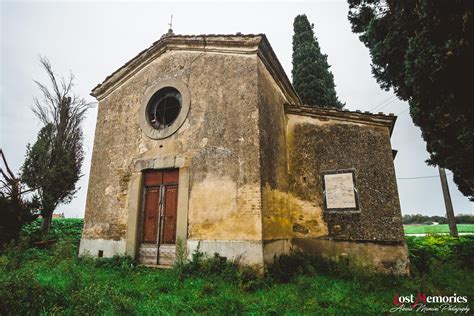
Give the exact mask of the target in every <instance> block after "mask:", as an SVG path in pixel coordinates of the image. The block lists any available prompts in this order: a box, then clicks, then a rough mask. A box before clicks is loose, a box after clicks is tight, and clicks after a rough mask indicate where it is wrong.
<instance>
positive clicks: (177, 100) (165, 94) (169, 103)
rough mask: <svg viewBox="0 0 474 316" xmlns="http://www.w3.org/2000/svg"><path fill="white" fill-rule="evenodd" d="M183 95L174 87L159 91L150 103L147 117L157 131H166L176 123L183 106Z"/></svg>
mask: <svg viewBox="0 0 474 316" xmlns="http://www.w3.org/2000/svg"><path fill="white" fill-rule="evenodd" d="M182 102H183V100H182V97H181V93H180V92H179V91H178V90H176V89H175V88H172V87H165V88H162V89H160V90H158V91H157V92H156V93H155V94H154V95H153V96H152V97H151V99H150V101H149V102H148V105H147V108H146V116H147V119H148V123H149V124H150V125H151V126H152V127H153V128H155V129H158V130H159V129H165V128H167V127H168V126H170V125H171V124H173V123H174V121H176V118H177V117H178V115H179V112H180V111H181V106H182Z"/></svg>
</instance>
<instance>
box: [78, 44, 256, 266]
mask: <svg viewBox="0 0 474 316" xmlns="http://www.w3.org/2000/svg"><path fill="white" fill-rule="evenodd" d="M256 60H257V57H256V55H249V54H219V53H204V52H192V51H167V52H166V53H164V54H163V55H161V56H159V57H158V58H156V59H155V60H153V61H152V62H150V63H149V64H148V65H147V66H145V67H144V68H143V69H141V70H140V71H138V72H137V73H135V74H134V75H133V76H132V77H131V78H130V79H128V80H127V81H126V82H125V83H123V84H122V85H121V86H120V87H118V88H117V89H116V90H115V91H113V92H112V93H111V94H109V95H108V96H107V97H105V99H103V100H101V101H100V104H99V112H98V118H97V128H96V137H95V141H94V153H93V159H92V167H91V175H90V181H89V190H88V197H87V205H86V214H85V225H84V230H83V236H82V238H83V239H82V241H81V252H85V251H87V250H88V249H93V250H94V251H95V249H97V247H98V242H99V241H105V243H109V241H114V243H116V244H117V243H118V244H120V245H119V246H118V247H115V248H111V246H110V247H109V248H107V251H104V256H109V255H112V254H114V253H123V252H124V251H125V238H126V236H127V221H128V219H129V218H128V217H129V216H128V215H129V213H135V214H136V213H138V210H134V212H129V208H132V209H133V208H138V207H139V206H138V204H139V203H137V201H136V200H137V199H136V197H132V199H133V200H132V201H131V200H130V197H129V196H128V195H129V192H135V193H136V192H137V190H136V188H135V189H134V188H133V187H131V183H132V182H134V183H135V185H136V183H137V181H136V180H134V181H131V179H138V178H139V177H138V175H139V174H140V173H141V170H142V169H147V168H150V169H153V168H160V166H164V165H166V166H167V165H171V166H173V165H175V166H179V167H180V168H185V169H186V173H187V175H188V177H189V187H188V188H187V193H188V194H189V205H186V208H187V209H186V210H185V211H186V214H187V223H188V226H187V232H185V237H186V238H187V240H188V245H190V246H191V247H194V246H196V245H197V242H198V241H209V242H208V244H206V243H205V242H204V245H203V244H201V250H203V246H204V248H205V249H204V250H205V251H209V252H212V251H213V250H215V249H217V248H219V247H220V248H219V249H221V248H222V249H221V250H222V252H223V253H224V254H223V255H226V252H227V253H229V255H232V253H233V251H231V250H229V247H227V246H226V245H224V244H223V242H224V243H225V242H226V241H229V240H232V241H234V243H233V245H234V248H233V249H237V248H239V247H241V248H242V247H243V244H238V245H237V244H236V243H235V242H239V241H241V242H243V243H245V242H249V243H251V247H253V248H252V249H253V251H254V252H253V253H251V254H249V255H248V256H250V257H252V258H249V261H252V260H254V261H259V262H261V255H262V254H261V215H260V204H261V203H260V200H261V191H260V172H259V161H260V156H259V155H260V152H259V148H258V143H259V130H258V107H257V104H258V103H257V62H256ZM170 79H173V80H176V79H177V80H181V81H183V82H184V83H185V84H186V85H187V86H188V89H189V91H190V94H191V106H190V111H189V114H188V117H187V119H186V121H185V122H184V124H183V126H182V127H181V128H180V129H179V130H178V131H177V132H176V133H175V134H173V135H172V136H170V137H168V138H166V139H163V140H153V139H150V138H148V137H146V136H145V135H144V134H143V133H142V131H141V129H140V127H139V117H138V115H139V109H140V105H141V103H142V102H143V96H144V93H145V90H146V89H147V88H148V87H150V86H152V85H154V84H156V83H158V82H160V81H164V80H170ZM138 191H139V190H138ZM187 202H188V201H187ZM188 207H189V208H188ZM178 208H179V205H178ZM178 213H179V210H178ZM178 217H179V214H178ZM132 222H133V221H132ZM178 222H179V218H178ZM129 235H130V234H129ZM131 235H132V237H133V235H138V234H135V233H133V234H131ZM216 241H219V242H218V243H216ZM100 245H103V244H99V246H100ZM206 247H207V248H208V249H207V248H206ZM132 248H133V247H132ZM236 251H237V250H236ZM234 252H235V251H234ZM91 253H92V251H91ZM92 254H93V255H96V253H92ZM211 255H212V253H211Z"/></svg>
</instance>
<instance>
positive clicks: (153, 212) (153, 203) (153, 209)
mask: <svg viewBox="0 0 474 316" xmlns="http://www.w3.org/2000/svg"><path fill="white" fill-rule="evenodd" d="M145 190H146V191H145V209H144V211H145V214H144V219H143V242H145V243H156V237H157V233H158V219H159V214H158V212H159V204H160V188H159V187H154V188H146V189H145Z"/></svg>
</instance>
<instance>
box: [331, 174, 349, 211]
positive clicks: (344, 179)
mask: <svg viewBox="0 0 474 316" xmlns="http://www.w3.org/2000/svg"><path fill="white" fill-rule="evenodd" d="M324 187H325V191H326V208H327V209H357V200H356V194H355V192H354V177H353V173H352V172H347V173H334V174H325V175H324Z"/></svg>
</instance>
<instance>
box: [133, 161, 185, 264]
mask: <svg viewBox="0 0 474 316" xmlns="http://www.w3.org/2000/svg"><path fill="white" fill-rule="evenodd" d="M174 168H179V185H178V205H177V214H176V217H177V218H176V239H177V241H178V238H179V239H180V240H181V241H182V242H183V243H184V245H187V238H188V208H189V175H190V169H189V161H188V160H187V159H184V158H183V157H182V156H179V155H177V156H164V157H161V158H154V159H140V160H136V161H135V167H134V170H133V173H132V176H131V179H130V182H129V190H128V197H129V199H128V220H127V235H126V240H125V252H126V254H127V255H129V256H131V257H134V258H138V251H139V246H140V243H141V238H142V237H141V228H140V227H141V225H142V219H141V210H142V207H143V197H144V191H145V190H144V186H143V171H144V170H147V169H156V170H159V169H174Z"/></svg>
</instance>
